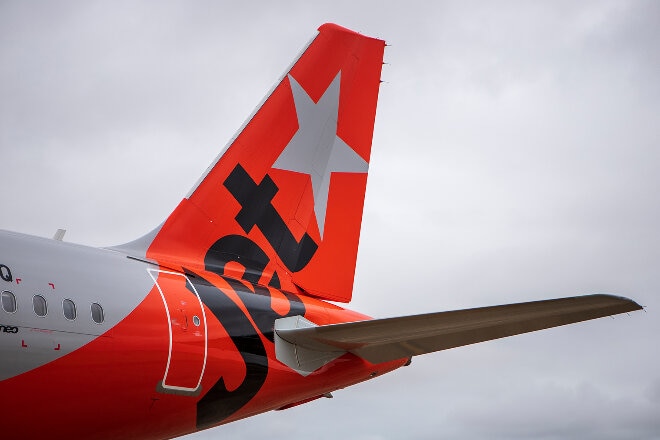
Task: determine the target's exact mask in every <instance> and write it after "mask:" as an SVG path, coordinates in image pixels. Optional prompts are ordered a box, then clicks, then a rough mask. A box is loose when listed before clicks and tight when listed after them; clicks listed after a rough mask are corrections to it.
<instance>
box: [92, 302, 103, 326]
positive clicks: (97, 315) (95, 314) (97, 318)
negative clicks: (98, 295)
mask: <svg viewBox="0 0 660 440" xmlns="http://www.w3.org/2000/svg"><path fill="white" fill-rule="evenodd" d="M92 319H93V320H94V322H95V323H97V324H101V323H102V322H103V320H104V319H105V317H104V316H103V307H101V304H97V303H93V304H92Z"/></svg>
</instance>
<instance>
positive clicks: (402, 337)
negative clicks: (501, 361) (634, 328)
mask: <svg viewBox="0 0 660 440" xmlns="http://www.w3.org/2000/svg"><path fill="white" fill-rule="evenodd" d="M640 309H642V307H641V306H640V305H639V304H637V303H636V302H634V301H632V300H630V299H627V298H622V297H618V296H612V295H588V296H577V297H571V298H560V299H551V300H546V301H534V302H527V303H519V304H508V305H501V306H493V307H481V308H476V309H467V310H456V311H451V312H440V313H429V314H424V315H413V316H404V317H398V318H386V319H375V320H371V321H360V322H350V323H345V324H332V325H325V326H313V327H304V328H288V329H284V328H277V326H276V332H277V335H278V336H279V337H280V338H282V339H283V340H284V341H286V342H288V343H289V344H292V345H293V346H295V347H299V348H304V349H307V350H315V351H321V352H335V353H336V352H337V351H338V350H341V351H344V352H350V353H353V354H355V355H357V356H359V357H361V358H363V359H366V360H367V361H369V362H372V363H380V362H387V361H391V360H396V359H404V358H407V357H411V356H416V355H420V354H425V353H431V352H434V351H440V350H446V349H448V348H454V347H460V346H462V345H469V344H474V343H477V342H483V341H489V340H491V339H498V338H504V337H506V336H513V335H517V334H520V333H527V332H533V331H536V330H542V329H546V328H551V327H558V326H560V325H566V324H572V323H575V322H580V321H586V320H589V319H595V318H602V317H604V316H610V315H616V314H619V313H626V312H632V311H635V310H640Z"/></svg>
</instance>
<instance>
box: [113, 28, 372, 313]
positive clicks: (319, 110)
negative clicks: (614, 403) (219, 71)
mask: <svg viewBox="0 0 660 440" xmlns="http://www.w3.org/2000/svg"><path fill="white" fill-rule="evenodd" d="M384 47H385V43H384V41H381V40H377V39H374V38H369V37H366V36H363V35H361V34H358V33H356V32H353V31H350V30H348V29H345V28H342V27H340V26H337V25H334V24H324V25H322V26H321V27H320V28H319V30H318V34H317V35H316V37H315V38H314V39H313V40H312V41H311V42H310V44H309V45H308V46H307V48H306V49H305V50H304V51H303V52H302V53H301V55H300V57H299V58H298V59H297V60H296V61H295V62H294V63H293V65H292V67H291V68H290V69H289V70H288V71H287V72H285V74H284V75H283V77H282V79H281V81H279V83H277V85H276V86H275V88H274V89H273V90H272V92H271V93H270V94H269V95H268V96H267V97H266V99H265V100H264V101H263V102H262V104H261V105H260V106H259V107H258V108H257V109H256V111H255V112H254V113H253V115H252V116H251V117H249V118H248V120H247V122H246V123H245V124H244V126H243V127H242V129H241V130H239V132H238V134H237V135H236V136H235V137H234V139H233V140H231V141H230V143H229V145H228V147H227V148H226V150H225V151H224V152H223V153H222V154H220V155H219V156H218V158H217V159H216V160H215V162H214V163H213V164H212V165H211V166H210V167H209V169H208V170H207V171H206V173H205V174H204V176H202V179H201V180H200V181H199V182H198V184H197V185H196V186H195V187H194V188H193V189H192V191H191V192H190V193H189V194H188V195H187V197H186V198H184V199H183V200H182V201H181V203H180V204H179V205H178V206H177V208H176V209H175V210H174V212H173V213H172V214H171V215H170V216H169V217H168V218H167V220H166V221H165V222H164V223H163V224H162V225H161V226H160V228H159V229H157V230H156V231H154V232H152V233H151V234H149V235H147V236H145V237H143V238H142V239H140V240H137V241H136V242H133V243H129V244H128V245H125V246H124V247H118V248H117V249H131V248H132V249H136V248H142V250H143V251H144V254H143V255H144V256H145V257H146V258H149V259H152V260H156V261H158V262H159V263H161V264H176V265H181V266H185V267H188V268H191V269H192V268H200V266H201V267H203V268H204V269H206V270H211V271H214V272H216V273H219V274H221V275H228V276H234V277H241V278H243V279H245V280H246V281H250V282H253V283H260V284H264V285H270V286H274V287H280V288H282V289H285V290H290V291H297V292H300V291H302V292H304V293H306V294H309V295H312V296H316V297H319V298H323V299H328V300H333V301H340V302H348V301H350V299H351V295H352V289H353V278H354V272H355V262H356V258H357V247H358V240H359V235H360V224H361V221H362V209H363V203H364V194H365V189H366V181H367V171H368V167H369V158H370V152H371V141H372V135H373V127H374V120H375V115H376V101H377V98H378V89H379V84H380V73H381V66H382V60H383V51H384Z"/></svg>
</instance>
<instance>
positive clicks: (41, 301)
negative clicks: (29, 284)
mask: <svg viewBox="0 0 660 440" xmlns="http://www.w3.org/2000/svg"><path fill="white" fill-rule="evenodd" d="M32 306H33V307H34V313H35V314H36V315H37V316H46V313H48V305H47V304H46V298H44V297H43V296H41V295H34V298H32Z"/></svg>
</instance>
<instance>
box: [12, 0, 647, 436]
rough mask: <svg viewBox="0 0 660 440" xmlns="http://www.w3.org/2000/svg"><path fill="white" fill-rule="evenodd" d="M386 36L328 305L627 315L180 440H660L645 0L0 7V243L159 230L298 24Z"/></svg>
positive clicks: (293, 47)
mask: <svg viewBox="0 0 660 440" xmlns="http://www.w3.org/2000/svg"><path fill="white" fill-rule="evenodd" d="M327 21H332V22H336V23H339V24H341V25H343V26H346V27H349V28H352V29H355V30H357V31H360V32H362V33H365V34H367V35H370V36H376V37H380V38H383V39H385V40H387V42H388V43H389V44H391V46H390V47H388V48H387V50H386V52H385V60H386V62H387V63H388V64H387V65H385V66H384V68H383V75H382V76H383V80H384V81H385V82H384V83H383V85H382V86H381V94H380V100H379V106H378V115H377V120H376V130H375V136H374V147H373V154H372V161H371V167H370V176H369V184H368V190H367V197H366V204H365V215H364V221H363V229H362V239H361V243H360V253H359V258H358V268H357V275H356V284H355V292H354V297H355V300H354V302H353V303H352V304H351V307H352V308H355V309H357V310H360V311H362V312H365V313H368V314H371V315H373V316H377V317H385V316H395V315H401V314H413V313H423V312H431V311H441V310H451V309H456V308H467V307H477V306H483V305H493V304H501V303H510V302H516V301H528V300H538V299H544V298H552V297H562V296H572V295H577V294H587V293H598V292H600V293H616V294H620V295H624V296H629V297H632V298H634V299H635V300H637V301H638V302H639V303H640V304H642V305H644V306H646V307H647V310H646V312H638V313H634V314H631V315H630V316H620V317H616V318H613V319H610V318H606V319H601V320H597V321H591V322H588V323H582V324H577V325H573V326H568V327H562V328H558V329H552V330H547V331H544V332H538V333H532V334H528V335H522V336H516V337H513V338H509V339H504V340H499V341H494V342H489V343H484V344H479V345H475V346H470V347H463V348H458V349H454V350H449V351H445V352H440V353H435V354H431V355H427V356H422V357H419V358H415V359H414V360H413V364H412V366H411V367H409V368H404V369H402V370H399V371H398V372H395V373H393V374H391V375H389V376H385V377H382V378H378V379H376V380H374V381H372V382H369V383H365V384H362V385H358V386H356V387H353V388H350V389H346V390H340V391H337V392H336V393H335V398H334V399H333V400H328V399H323V400H321V401H316V402H312V403H309V404H307V405H303V406H301V407H297V408H294V409H291V410H287V411H283V412H278V413H269V414H264V415H261V416H257V417H254V418H251V419H248V420H244V421H241V422H237V423H234V424H230V425H227V426H223V427H219V428H216V429H213V430H211V431H207V432H202V433H199V434H196V435H193V436H190V437H189V438H190V439H198V440H202V439H212V438H231V439H261V438H287V439H308V438H314V439H319V440H325V439H328V440H329V439H336V438H342V439H355V440H385V439H402V438H406V439H420V440H421V439H437V438H453V439H483V438H490V439H548V440H549V439H560V438H561V439H660V342H659V341H658V335H660V319H659V315H658V314H659V313H660V270H659V266H660V173H659V172H658V168H659V167H660V145H659V143H660V136H659V135H660V2H656V1H581V2H575V1H552V2H524V1H520V2H511V1H500V2H488V1H484V2H475V1H456V2H419V1H405V2H389V1H383V0H381V1H363V2H354V1H341V0H334V1H332V2H323V3H322V4H321V3H320V2H313V1H299V2H296V1H289V2H275V1H273V2H271V1H268V2H267V1H262V2H236V1H231V2H230V1H224V2H223V1H194V2H192V1H185V2H184V1H179V2H176V1H151V2H147V1H131V2H127V1H80V2H71V1H58V2H47V1H42V2H40V1H31V2H23V1H2V0H0V166H1V167H2V168H1V169H2V180H1V181H2V195H1V197H0V200H1V201H2V209H1V210H0V228H2V229H9V230H15V231H19V232H24V233H29V234H35V235H41V236H52V235H53V233H54V232H55V230H56V229H57V228H66V229H67V230H68V232H67V235H66V237H65V239H66V240H68V241H72V242H77V243H84V244H89V245H94V246H105V245H112V244H118V243H122V242H126V241H129V240H131V239H133V238H136V237H138V236H140V235H142V234H144V233H146V232H147V231H149V230H150V229H152V228H153V227H155V226H156V225H157V224H159V223H160V222H161V221H162V220H163V219H164V218H165V217H166V216H167V215H168V213H169V212H170V211H171V210H172V209H173V208H174V207H175V206H176V204H177V203H178V202H179V200H180V199H181V198H182V197H183V196H184V195H185V194H186V193H187V191H188V190H189V189H190V187H191V186H192V185H193V184H194V183H195V181H196V180H197V178H198V177H199V175H201V173H202V172H203V171H204V170H205V169H206V167H207V166H208V164H209V163H210V162H211V160H212V159H213V158H214V157H215V155H216V154H217V153H218V152H219V151H220V150H221V148H222V147H223V146H224V144H225V142H226V141H227V140H228V139H229V138H230V137H231V136H232V135H233V133H234V130H236V128H238V127H239V126H240V124H241V123H242V122H243V120H244V118H245V117H247V116H248V115H249V114H250V112H251V111H252V109H253V107H254V106H255V105H256V104H257V103H258V102H259V101H260V99H261V98H262V96H263V95H264V94H265V93H266V91H267V90H269V88H270V87H271V85H272V84H273V82H274V81H275V80H276V79H277V78H278V77H279V75H280V74H281V73H282V72H283V70H284V69H285V68H286V67H287V66H288V65H289V63H290V61H291V59H292V58H293V57H294V56H295V55H296V54H297V53H298V51H299V50H300V48H301V47H303V46H304V44H305V43H306V42H307V41H308V40H309V38H311V37H312V36H313V35H314V33H315V29H316V28H317V27H318V26H319V25H320V24H321V23H323V22H327Z"/></svg>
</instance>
